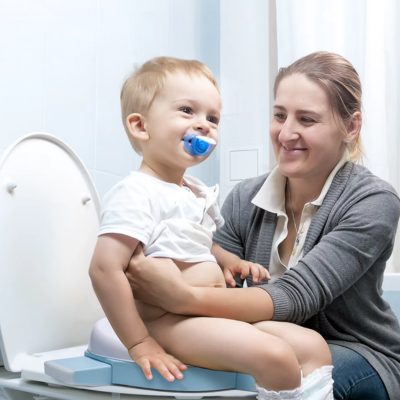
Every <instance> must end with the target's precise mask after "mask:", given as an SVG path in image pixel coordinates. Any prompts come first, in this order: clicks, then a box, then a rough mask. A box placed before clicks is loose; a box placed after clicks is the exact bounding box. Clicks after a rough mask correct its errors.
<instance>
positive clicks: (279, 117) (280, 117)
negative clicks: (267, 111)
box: [274, 114, 285, 121]
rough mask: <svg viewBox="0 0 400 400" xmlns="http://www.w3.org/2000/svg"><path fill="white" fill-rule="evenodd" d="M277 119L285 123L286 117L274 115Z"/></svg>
mask: <svg viewBox="0 0 400 400" xmlns="http://www.w3.org/2000/svg"><path fill="white" fill-rule="evenodd" d="M274 115H275V117H276V118H278V119H279V120H281V121H283V120H284V119H285V116H284V115H283V114H274Z"/></svg>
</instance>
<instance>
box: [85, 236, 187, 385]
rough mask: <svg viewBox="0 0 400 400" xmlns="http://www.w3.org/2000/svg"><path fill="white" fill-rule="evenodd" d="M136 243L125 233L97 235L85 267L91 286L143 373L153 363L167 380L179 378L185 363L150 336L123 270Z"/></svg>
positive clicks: (147, 374) (147, 371)
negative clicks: (92, 252)
mask: <svg viewBox="0 0 400 400" xmlns="http://www.w3.org/2000/svg"><path fill="white" fill-rule="evenodd" d="M137 245H138V240H137V239H133V238H131V237H128V236H125V235H119V234H106V235H102V236H100V237H99V239H98V241H97V245H96V248H95V251H94V254H93V258H92V262H91V265H90V270H89V274H90V278H91V280H92V284H93V288H94V290H95V292H96V295H97V297H98V299H99V301H100V304H101V306H102V307H103V310H104V312H105V314H106V316H107V318H108V320H109V321H110V324H111V326H112V327H113V329H114V331H115V333H116V334H117V336H118V337H119V339H120V340H121V342H122V343H123V344H124V346H125V347H126V348H127V349H128V350H129V354H130V356H131V357H132V358H133V360H134V361H136V363H137V364H138V365H140V366H141V367H142V369H143V372H144V373H145V375H146V377H147V378H148V379H151V378H152V374H151V369H150V367H154V368H156V369H157V370H158V371H159V372H160V373H161V374H162V375H163V376H164V378H166V379H167V380H169V381H172V380H174V376H175V377H176V378H178V379H181V378H182V374H181V373H180V371H179V369H182V370H184V369H186V367H185V366H184V365H183V364H182V363H181V362H180V361H179V360H176V359H175V358H173V357H172V356H170V355H168V354H166V353H165V352H164V350H163V349H162V348H161V346H159V345H158V343H157V342H156V341H155V340H154V339H152V338H151V337H150V335H149V333H148V331H147V328H146V326H145V325H144V323H143V321H142V319H141V318H140V316H139V314H138V311H137V309H136V306H135V302H134V298H133V294H132V291H131V288H130V286H129V282H128V280H127V278H126V276H125V274H124V271H125V269H126V267H127V265H128V263H129V259H130V257H131V256H132V253H133V251H134V250H135V248H136V247H137ZM178 368H179V369H178ZM172 374H173V375H174V376H173V375H172Z"/></svg>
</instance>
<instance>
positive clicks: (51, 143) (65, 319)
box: [0, 133, 103, 372]
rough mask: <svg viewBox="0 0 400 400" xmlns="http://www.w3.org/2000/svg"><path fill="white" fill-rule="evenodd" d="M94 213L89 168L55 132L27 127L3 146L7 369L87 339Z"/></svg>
mask: <svg viewBox="0 0 400 400" xmlns="http://www.w3.org/2000/svg"><path fill="white" fill-rule="evenodd" d="M89 198H90V200H89ZM99 215H100V201H99V198H98V195H97V192H96V189H95V187H94V184H93V182H92V179H91V177H90V175H89V173H88V172H87V170H86V168H85V167H84V165H83V164H82V162H81V161H80V160H79V158H78V157H77V156H76V154H75V153H74V152H73V151H72V150H71V149H70V148H69V147H68V146H67V145H66V144H65V143H63V142H62V141H61V140H59V139H58V138H56V137H54V136H51V135H48V134H45V133H34V134H31V135H27V136H25V137H23V138H21V139H19V140H18V141H17V142H15V143H14V144H13V145H12V146H11V147H10V148H9V149H8V150H7V151H6V152H5V153H4V154H3V156H2V158H1V160H0V246H1V251H0V276H1V279H0V304H3V305H4V304H7V307H4V306H2V307H0V351H1V354H2V357H3V362H4V365H5V367H6V368H7V369H8V370H9V371H12V372H20V371H21V370H22V367H23V362H24V360H25V359H26V356H29V355H32V354H35V353H42V352H46V351H51V350H56V349H59V348H65V347H70V346H77V345H82V344H85V343H87V342H88V339H89V337H88V332H90V329H91V327H92V326H93V324H94V323H95V321H96V320H98V319H99V318H101V317H102V316H103V312H102V310H101V308H100V306H99V303H98V301H97V299H96V297H95V295H94V293H93V290H92V286H91V283H90V279H89V276H88V267H89V264H90V260H91V256H92V253H93V249H94V246H95V243H96V240H97V233H98V229H99ZM82 304H84V305H85V307H82Z"/></svg>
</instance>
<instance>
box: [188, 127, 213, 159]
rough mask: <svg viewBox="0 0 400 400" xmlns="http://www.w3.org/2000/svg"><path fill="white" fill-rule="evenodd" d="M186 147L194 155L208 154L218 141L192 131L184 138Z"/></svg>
mask: <svg viewBox="0 0 400 400" xmlns="http://www.w3.org/2000/svg"><path fill="white" fill-rule="evenodd" d="M184 144H185V149H186V150H187V151H188V152H189V153H190V154H192V155H193V156H206V155H207V154H209V153H210V152H211V150H212V146H213V145H216V144H217V142H216V141H215V140H214V139H211V138H209V137H207V136H201V135H197V134H196V133H191V134H189V135H187V136H186V137H185V139H184Z"/></svg>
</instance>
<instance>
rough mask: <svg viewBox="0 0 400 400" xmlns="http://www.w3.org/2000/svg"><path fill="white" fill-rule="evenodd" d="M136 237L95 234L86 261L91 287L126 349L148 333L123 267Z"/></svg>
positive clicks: (136, 241)
mask: <svg viewBox="0 0 400 400" xmlns="http://www.w3.org/2000/svg"><path fill="white" fill-rule="evenodd" d="M138 243H139V241H138V240H137V239H133V238H130V237H128V236H125V235H118V234H106V235H102V236H100V237H99V239H98V241H97V245H96V248H95V251H94V254H93V258H92V262H91V264H90V269H89V275H90V278H91V280H92V284H93V288H94V291H95V292H96V295H97V297H98V299H99V301H100V303H101V306H102V307H103V310H104V312H105V314H106V316H107V318H108V320H109V321H110V324H111V325H112V327H113V328H114V330H115V333H116V334H117V335H118V337H119V339H120V340H121V342H122V343H123V344H124V346H125V347H126V348H127V349H130V348H131V347H133V346H134V345H135V344H137V343H140V342H141V341H143V340H144V339H145V338H146V337H147V336H149V334H148V332H147V329H146V327H145V325H144V323H143V322H142V320H141V319H140V317H139V314H138V313H137V310H136V307H135V302H134V299H133V294H132V291H131V288H130V286H129V283H128V280H127V279H126V276H125V274H124V270H125V269H126V266H127V265H128V262H129V259H130V257H131V256H132V253H133V252H134V250H135V248H136V246H137V245H138Z"/></svg>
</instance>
